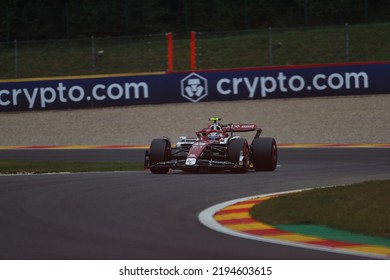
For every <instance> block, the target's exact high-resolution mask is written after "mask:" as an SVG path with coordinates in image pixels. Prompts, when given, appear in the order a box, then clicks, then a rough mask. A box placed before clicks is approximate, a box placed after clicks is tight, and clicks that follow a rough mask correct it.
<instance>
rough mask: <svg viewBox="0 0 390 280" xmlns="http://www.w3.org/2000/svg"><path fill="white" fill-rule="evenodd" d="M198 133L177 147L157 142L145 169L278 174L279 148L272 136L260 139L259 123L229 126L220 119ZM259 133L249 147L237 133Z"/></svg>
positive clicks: (153, 170) (184, 138)
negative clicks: (275, 172)
mask: <svg viewBox="0 0 390 280" xmlns="http://www.w3.org/2000/svg"><path fill="white" fill-rule="evenodd" d="M209 120H210V121H212V122H213V123H212V124H210V125H209V126H208V127H207V128H204V129H202V130H199V131H197V132H196V138H189V137H185V136H181V137H180V140H179V142H177V144H176V145H175V146H173V145H171V142H170V140H169V139H168V138H158V139H154V140H153V141H152V143H151V145H150V148H149V150H146V151H145V169H150V171H151V172H152V173H155V174H166V173H168V171H169V170H170V169H180V170H183V171H194V172H196V171H201V170H230V171H231V172H232V173H245V172H247V171H248V170H249V169H254V170H256V171H274V170H275V168H276V165H277V158H278V157H277V155H278V153H277V146H276V141H275V139H274V138H272V137H262V138H260V134H261V131H262V130H261V129H260V128H258V127H257V125H255V124H225V125H221V124H220V123H219V121H220V120H221V119H220V118H210V119H209ZM249 131H256V135H255V137H254V139H253V141H252V143H251V144H250V145H249V144H248V142H247V140H246V139H244V138H241V137H240V136H239V135H234V133H236V132H249Z"/></svg>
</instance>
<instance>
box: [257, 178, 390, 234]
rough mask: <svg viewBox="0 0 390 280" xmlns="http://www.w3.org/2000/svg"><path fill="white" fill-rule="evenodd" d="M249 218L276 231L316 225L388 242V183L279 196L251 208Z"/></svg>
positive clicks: (374, 182)
mask: <svg viewBox="0 0 390 280" xmlns="http://www.w3.org/2000/svg"><path fill="white" fill-rule="evenodd" d="M250 214H251V216H252V217H253V218H254V219H256V220H261V221H262V222H265V223H267V224H271V225H276V226H277V227H278V226H281V227H283V226H289V225H303V226H305V225H306V226H311V225H320V226H325V227H328V228H332V229H339V230H344V231H348V232H354V233H361V234H365V235H370V236H378V237H383V238H390V180H383V181H370V182H363V183H358V184H352V185H349V186H337V187H330V188H320V189H314V190H308V191H303V192H299V193H294V194H287V195H282V196H278V197H276V198H272V199H270V200H266V201H264V202H263V203H260V204H257V205H255V206H254V207H252V208H251V210H250Z"/></svg>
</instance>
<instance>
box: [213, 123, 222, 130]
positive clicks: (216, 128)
mask: <svg viewBox="0 0 390 280" xmlns="http://www.w3.org/2000/svg"><path fill="white" fill-rule="evenodd" d="M210 129H212V130H216V131H222V128H221V126H220V125H219V124H218V123H213V124H212V125H210Z"/></svg>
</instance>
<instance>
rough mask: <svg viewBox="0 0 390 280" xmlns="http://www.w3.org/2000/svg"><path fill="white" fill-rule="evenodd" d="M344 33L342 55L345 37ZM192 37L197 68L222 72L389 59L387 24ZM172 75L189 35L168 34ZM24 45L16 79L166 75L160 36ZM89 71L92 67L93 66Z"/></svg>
mask: <svg viewBox="0 0 390 280" xmlns="http://www.w3.org/2000/svg"><path fill="white" fill-rule="evenodd" d="M347 31H348V38H349V41H348V46H349V49H348V52H346V46H347V42H346V38H347V36H346V34H347V33H346V32H347ZM269 34H270V33H269V30H268V29H261V30H249V31H241V32H198V33H197V45H196V49H197V68H198V69H224V68H245V67H260V66H269V65H270V64H272V65H295V64H316V63H340V62H346V61H386V60H390V52H389V51H388V50H389V49H390V23H377V24H364V25H351V26H349V27H348V28H347V27H345V26H342V25H341V26H333V27H322V28H294V29H292V28H288V29H276V28H274V29H272V43H273V48H272V63H271V61H270V55H269V50H270V37H269ZM173 38H174V61H173V64H174V70H175V71H183V70H190V54H189V43H190V42H189V34H173ZM93 42H94V50H95V53H97V52H98V51H100V50H103V51H104V54H103V55H102V56H97V57H96V59H95V61H94V62H93V59H92V57H93V56H92V39H91V38H82V39H71V40H57V41H30V42H22V41H21V42H18V44H17V54H18V59H17V65H18V67H17V75H18V77H20V78H29V77H53V76H71V75H89V74H116V73H140V72H156V71H166V70H167V42H166V37H165V34H158V35H153V36H133V37H107V38H95V39H93ZM0 61H1V62H2V63H1V65H2V67H1V68H0V79H8V78H14V77H15V74H16V73H15V72H16V71H15V46H14V42H9V43H4V42H3V43H1V42H0ZM93 66H95V67H93Z"/></svg>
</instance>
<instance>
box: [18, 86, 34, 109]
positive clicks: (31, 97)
mask: <svg viewBox="0 0 390 280" xmlns="http://www.w3.org/2000/svg"><path fill="white" fill-rule="evenodd" d="M23 93H24V95H25V96H26V98H27V100H28V108H29V109H31V108H33V107H34V104H35V100H36V99H37V96H38V88H34V91H33V93H32V95H30V93H29V92H28V89H26V88H24V89H23ZM14 105H17V103H16V104H14Z"/></svg>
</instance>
